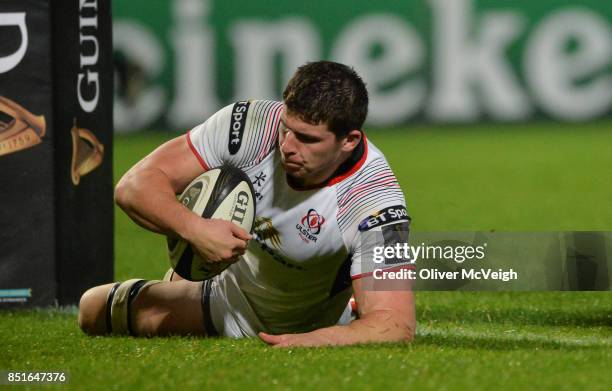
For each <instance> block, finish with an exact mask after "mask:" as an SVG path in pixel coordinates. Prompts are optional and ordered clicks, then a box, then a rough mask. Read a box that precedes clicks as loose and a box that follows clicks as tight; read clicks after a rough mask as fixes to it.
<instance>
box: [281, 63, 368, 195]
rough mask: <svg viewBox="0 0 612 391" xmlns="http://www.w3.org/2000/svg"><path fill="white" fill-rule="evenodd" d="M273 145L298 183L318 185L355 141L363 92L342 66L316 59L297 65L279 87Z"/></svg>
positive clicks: (365, 107)
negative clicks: (277, 127) (280, 98)
mask: <svg viewBox="0 0 612 391" xmlns="http://www.w3.org/2000/svg"><path fill="white" fill-rule="evenodd" d="M283 98H284V103H285V104H284V110H283V113H282V115H281V129H280V131H279V145H280V152H281V157H282V162H283V167H284V168H285V171H286V172H287V174H288V175H289V176H290V177H291V178H292V180H293V181H294V182H295V183H297V184H300V185H304V186H309V185H316V184H320V183H322V182H323V181H325V180H326V179H328V178H329V177H330V176H331V175H332V174H333V173H334V172H335V171H336V169H338V167H339V166H340V165H341V164H342V163H343V162H344V161H346V160H347V158H348V157H349V156H350V155H351V154H352V153H353V151H354V149H355V148H356V147H357V146H358V144H359V142H360V141H361V139H362V137H363V134H362V133H361V126H363V122H364V121H365V117H366V115H367V111H368V94H367V91H366V88H365V84H364V83H363V81H362V80H361V78H360V77H359V75H357V73H356V72H355V71H354V70H353V69H351V68H349V67H347V66H346V65H342V64H338V63H334V62H329V61H319V62H311V63H308V64H306V65H304V66H301V67H300V68H298V70H297V72H296V73H295V75H294V76H293V77H292V78H291V80H290V81H289V84H288V85H287V88H286V89H285V92H284V93H283Z"/></svg>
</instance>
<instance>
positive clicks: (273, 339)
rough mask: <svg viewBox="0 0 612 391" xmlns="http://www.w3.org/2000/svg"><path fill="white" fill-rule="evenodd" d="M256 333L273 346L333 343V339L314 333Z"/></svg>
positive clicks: (285, 346)
mask: <svg viewBox="0 0 612 391" xmlns="http://www.w3.org/2000/svg"><path fill="white" fill-rule="evenodd" d="M257 335H258V336H259V339H261V340H262V341H264V342H265V343H267V344H268V345H270V346H272V347H274V348H290V347H295V346H329V345H335V343H334V342H333V341H330V340H328V339H327V338H324V337H322V336H320V335H316V334H314V333H302V334H280V335H271V334H266V333H264V332H260V333H259V334H257Z"/></svg>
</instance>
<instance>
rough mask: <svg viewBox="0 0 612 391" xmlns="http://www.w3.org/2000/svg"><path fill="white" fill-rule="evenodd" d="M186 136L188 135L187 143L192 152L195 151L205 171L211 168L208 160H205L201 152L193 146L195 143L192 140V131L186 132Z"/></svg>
mask: <svg viewBox="0 0 612 391" xmlns="http://www.w3.org/2000/svg"><path fill="white" fill-rule="evenodd" d="M185 137H187V144H188V145H189V149H191V152H193V154H194V155H195V157H196V158H197V159H198V161H199V162H200V165H201V166H202V168H204V171H208V170H210V167H208V164H206V162H205V161H204V158H202V156H200V153H199V152H198V150H197V149H196V148H195V147H194V146H193V143H192V142H191V136H190V132H187V134H185Z"/></svg>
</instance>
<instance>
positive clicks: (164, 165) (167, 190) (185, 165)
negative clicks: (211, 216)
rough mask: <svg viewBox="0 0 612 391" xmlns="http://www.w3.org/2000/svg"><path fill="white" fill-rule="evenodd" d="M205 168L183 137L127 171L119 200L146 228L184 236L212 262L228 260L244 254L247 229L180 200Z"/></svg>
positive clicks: (117, 200) (118, 189)
mask: <svg viewBox="0 0 612 391" xmlns="http://www.w3.org/2000/svg"><path fill="white" fill-rule="evenodd" d="M202 172H204V169H203V167H202V165H201V164H200V162H199V161H198V159H197V157H196V156H195V155H194V154H193V152H192V151H191V149H190V147H189V144H188V142H187V138H186V137H185V136H180V137H177V138H175V139H172V140H170V141H168V142H166V143H164V144H162V145H161V146H160V147H158V148H157V149H156V150H155V151H153V152H152V153H151V154H149V155H148V156H146V157H145V158H144V159H142V160H141V161H140V162H138V163H137V164H136V165H134V166H133V167H132V168H131V169H130V170H129V171H128V172H126V173H125V175H123V177H122V178H121V180H120V181H119V183H118V184H117V187H116V189H115V200H116V202H117V204H118V205H119V206H120V207H121V209H123V210H124V211H125V212H126V213H127V215H128V216H130V218H132V219H133V220H134V221H135V222H136V223H138V224H139V225H141V226H142V227H144V228H146V229H149V230H151V231H153V232H157V233H161V234H164V235H169V236H178V237H181V238H183V239H185V240H187V241H189V242H190V243H192V244H193V245H195V246H196V247H197V248H198V250H199V251H200V252H201V253H202V254H203V255H205V256H206V257H207V258H208V259H210V260H212V261H223V260H230V259H231V258H233V257H234V256H236V255H240V254H243V253H244V250H245V249H246V242H245V241H246V240H248V239H250V236H249V235H248V233H246V232H245V231H244V230H242V229H240V228H239V227H237V226H236V225H234V224H232V223H230V222H227V221H221V220H207V219H202V218H201V217H199V216H197V215H196V214H194V213H192V212H191V211H190V210H189V209H187V208H186V207H184V206H183V205H182V204H181V203H179V202H177V199H176V194H177V193H180V192H181V191H182V190H183V189H184V188H185V187H186V186H187V185H188V184H189V182H191V180H193V178H195V177H196V176H197V175H199V174H201V173H202Z"/></svg>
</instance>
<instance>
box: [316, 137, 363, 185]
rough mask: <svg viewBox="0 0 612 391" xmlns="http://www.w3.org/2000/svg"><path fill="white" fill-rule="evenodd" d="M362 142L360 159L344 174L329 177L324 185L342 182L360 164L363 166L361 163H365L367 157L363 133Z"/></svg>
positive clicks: (355, 170)
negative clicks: (362, 149) (362, 148)
mask: <svg viewBox="0 0 612 391" xmlns="http://www.w3.org/2000/svg"><path fill="white" fill-rule="evenodd" d="M363 144H364V148H365V149H364V151H363V155H361V159H359V161H357V163H355V165H354V166H353V167H352V168H351V169H350V170H348V171H347V172H345V173H344V174H342V175H338V176H337V177H335V178H332V179H330V180H329V182H327V184H326V186H333V185H335V184H336V183H340V182H342V181H343V180H345V179H346V178H348V177H350V176H351V175H353V174H354V173H356V172H357V170H359V169H360V168H361V166H363V163H365V161H366V159H367V157H368V139H367V138H366V136H365V134H364V135H363Z"/></svg>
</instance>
